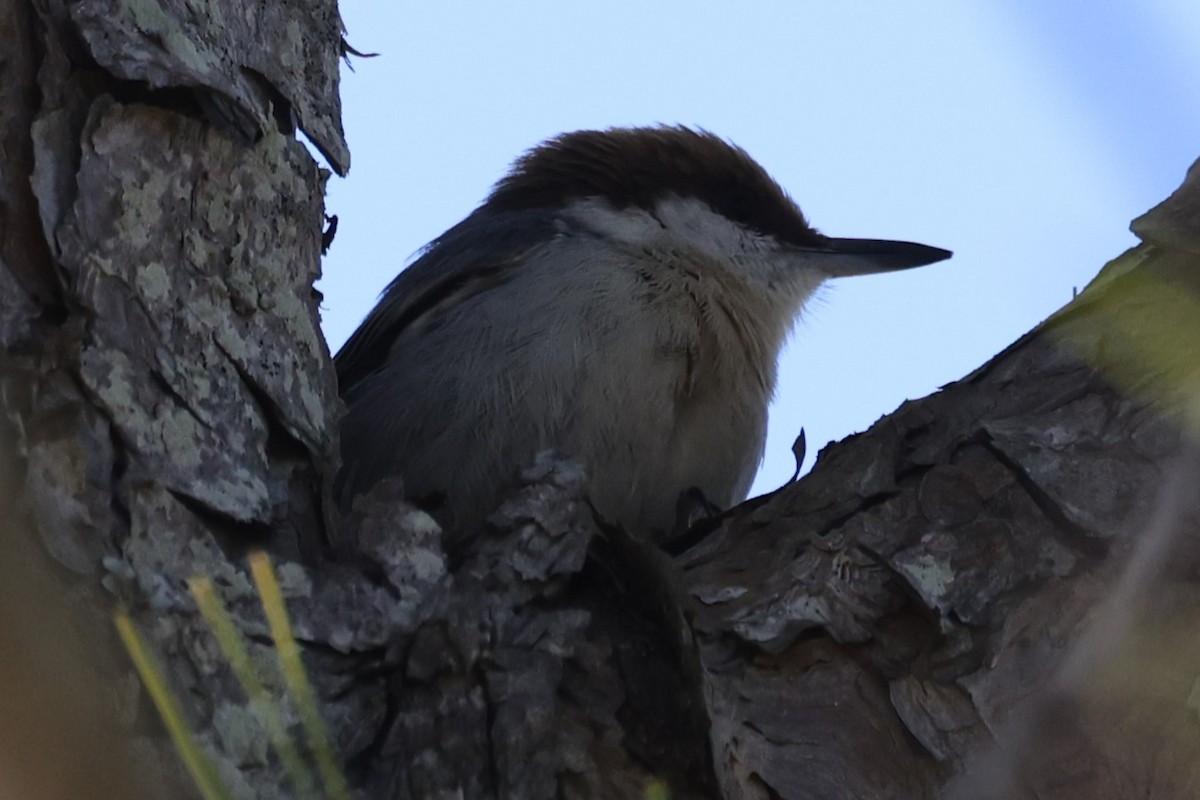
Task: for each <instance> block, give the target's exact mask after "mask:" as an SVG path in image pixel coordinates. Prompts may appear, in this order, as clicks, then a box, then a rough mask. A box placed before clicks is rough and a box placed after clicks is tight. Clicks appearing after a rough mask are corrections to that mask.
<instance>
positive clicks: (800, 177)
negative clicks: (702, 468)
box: [319, 0, 1200, 493]
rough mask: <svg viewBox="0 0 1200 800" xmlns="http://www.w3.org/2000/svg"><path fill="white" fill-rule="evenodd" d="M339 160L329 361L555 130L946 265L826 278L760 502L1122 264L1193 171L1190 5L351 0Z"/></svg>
mask: <svg viewBox="0 0 1200 800" xmlns="http://www.w3.org/2000/svg"><path fill="white" fill-rule="evenodd" d="M342 15H343V19H344V20H345V23H346V27H347V30H348V35H347V36H348V40H349V41H350V43H351V44H352V45H353V46H354V47H355V48H357V49H359V50H362V51H367V52H378V53H380V54H381V55H380V56H379V57H378V58H374V59H368V60H356V62H355V71H354V72H348V71H345V70H343V82H342V101H343V105H344V118H345V125H346V132H347V136H348V138H349V141H350V147H351V151H352V154H353V166H352V167H351V171H350V175H349V177H348V178H346V179H338V178H333V179H331V180H330V184H329V192H328V198H327V207H328V208H327V210H328V213H331V214H337V215H338V217H339V228H338V234H337V239H336V241H335V242H334V244H333V248H332V250H331V251H330V253H329V255H328V256H327V257H326V259H325V263H324V272H325V277H324V279H323V280H322V281H321V283H320V284H319V288H320V289H321V290H322V291H323V292H324V293H325V301H324V303H323V306H322V313H323V327H324V329H325V333H326V336H327V337H328V339H329V342H330V346H331V348H333V349H334V350H336V349H337V347H339V346H340V344H341V343H342V341H344V340H345V338H346V337H347V336H349V334H350V333H351V332H352V331H353V329H354V327H355V326H356V325H357V324H358V322H359V321H360V320H361V319H362V317H363V316H364V315H365V314H366V313H367V311H368V310H369V309H370V307H371V306H372V305H373V303H374V302H375V299H376V297H377V295H378V293H379V292H380V291H381V290H382V289H383V287H384V286H385V285H386V284H387V283H388V281H390V280H391V278H392V277H393V276H394V275H395V274H396V272H397V271H399V270H400V269H401V268H402V267H403V266H405V265H406V264H407V263H408V261H409V260H410V258H411V256H412V255H413V254H414V253H415V252H416V251H417V250H418V249H419V248H420V247H421V246H422V245H423V244H424V243H425V242H427V241H428V240H430V239H431V238H433V237H435V236H437V235H438V234H439V233H441V232H442V231H443V230H445V229H446V228H448V227H449V226H451V225H453V224H454V223H455V222H457V221H458V220H460V219H461V218H462V217H463V216H465V215H466V214H467V213H469V212H470V211H471V210H472V209H473V208H474V207H475V206H476V205H478V203H479V202H480V201H481V200H482V199H483V198H484V196H485V195H486V193H487V191H488V189H489V187H490V186H491V184H492V183H493V182H494V181H495V180H497V179H498V178H499V177H500V176H501V175H502V174H503V173H504V172H505V170H506V169H507V167H508V165H509V163H510V162H511V161H512V159H513V158H514V157H516V156H517V155H518V154H519V153H521V152H522V151H523V150H525V149H527V148H529V147H531V146H532V145H534V144H536V143H537V142H539V141H541V140H543V139H545V138H547V137H549V136H553V135H555V134H557V133H559V132H562V131H565V130H572V129H578V128H596V127H609V126H612V125H635V124H653V123H657V122H663V123H683V124H688V125H694V126H699V127H703V128H706V129H708V130H711V131H713V132H715V133H718V134H720V135H722V136H724V137H726V138H728V139H731V140H733V141H734V142H736V143H738V144H739V145H741V146H742V147H744V148H746V149H747V150H748V151H749V152H750V154H751V155H752V156H754V157H755V158H756V159H757V160H758V161H759V162H760V163H762V164H763V166H765V167H766V168H767V170H768V171H769V172H771V174H772V175H774V177H775V178H776V179H777V180H778V181H779V182H780V183H781V184H783V186H784V187H785V188H786V189H787V190H788V191H789V193H790V194H791V195H792V197H793V198H794V199H796V200H797V201H798V202H799V204H800V206H801V208H802V209H803V210H804V212H805V213H806V215H807V216H808V217H809V219H810V220H811V221H812V222H813V223H814V224H815V225H816V226H817V227H818V228H819V229H820V230H821V231H822V232H824V233H827V234H830V235H834V236H863V237H872V238H897V239H910V240H913V241H919V242H924V243H927V244H932V245H937V246H940V247H946V248H949V249H952V250H954V251H955V257H954V258H953V259H952V260H951V261H948V262H944V263H942V264H938V265H935V266H931V267H926V268H924V269H921V270H916V271H912V272H905V273H898V274H893V275H881V276H873V277H860V278H851V279H846V280H843V281H840V282H837V283H835V284H831V285H829V287H828V288H826V289H825V290H824V291H823V293H822V295H821V296H820V297H819V298H818V300H817V301H816V302H815V303H813V304H812V305H810V307H809V308H808V309H807V311H806V313H805V314H804V316H803V318H802V319H801V321H800V323H799V324H798V325H797V326H796V332H795V335H794V336H793V338H792V341H791V344H790V346H789V348H788V350H787V351H786V352H785V354H784V356H783V359H782V360H781V364H780V384H779V390H778V392H777V396H776V402H775V405H774V406H773V407H772V416H771V432H770V438H769V440H768V445H767V456H766V460H765V461H764V465H763V469H762V471H761V472H760V474H759V479H758V481H757V483H756V486H755V493H759V492H763V491H768V490H770V489H772V488H774V487H776V486H778V485H779V484H780V483H782V482H783V481H784V480H786V479H787V478H788V476H790V474H791V472H792V468H793V460H792V456H791V452H790V448H791V443H792V440H793V439H794V438H795V436H796V433H797V432H798V431H799V429H800V427H801V426H804V427H805V429H806V431H807V436H808V442H809V458H808V464H806V468H807V466H808V465H810V464H811V462H812V459H813V456H814V455H815V454H816V451H817V450H818V449H819V448H820V447H822V446H823V445H824V444H825V443H826V442H827V441H829V440H832V439H840V438H842V437H844V436H846V435H848V434H851V433H853V432H855V431H859V430H863V429H865V428H866V427H868V426H869V425H870V424H871V423H873V422H874V421H875V420H876V419H878V418H879V417H880V416H882V415H884V414H887V413H889V412H891V411H892V410H894V409H895V408H896V407H897V406H898V405H899V404H900V403H902V402H903V401H904V400H905V399H908V398H918V397H922V396H924V395H927V394H929V393H931V392H934V391H936V390H937V389H938V387H939V386H941V385H944V384H946V383H949V382H951V381H954V380H956V379H958V378H960V377H962V376H963V375H965V374H967V373H968V372H970V371H971V370H972V369H973V368H975V367H976V366H978V365H980V364H982V363H984V362H985V361H986V360H987V359H988V358H990V357H991V356H992V355H994V354H995V353H997V352H999V351H1000V350H1001V349H1003V348H1004V347H1005V346H1006V345H1007V344H1009V343H1010V342H1012V341H1013V340H1015V339H1016V338H1017V337H1019V336H1020V335H1021V334H1022V333H1024V332H1025V331H1027V330H1028V329H1030V328H1031V327H1033V326H1034V325H1035V324H1037V323H1038V322H1039V321H1040V320H1042V319H1044V318H1045V317H1046V316H1047V315H1048V314H1050V313H1051V312H1053V311H1054V310H1055V309H1057V308H1058V307H1060V306H1061V305H1063V304H1064V303H1066V302H1067V301H1069V300H1070V298H1071V294H1072V291H1073V289H1075V288H1082V287H1083V286H1084V285H1085V284H1086V283H1087V282H1088V281H1089V280H1090V279H1091V278H1092V276H1094V275H1095V273H1096V272H1097V271H1098V270H1099V269H1100V267H1101V266H1103V264H1104V263H1105V262H1106V261H1107V260H1109V259H1111V258H1114V257H1116V256H1117V255H1119V254H1120V253H1121V252H1122V251H1123V250H1125V249H1126V248H1128V247H1130V246H1132V245H1133V244H1134V241H1135V240H1134V238H1133V236H1132V235H1131V234H1130V233H1128V223H1129V221H1130V219H1132V218H1133V217H1135V216H1137V215H1138V214H1141V213H1142V212H1144V211H1145V210H1146V209H1148V208H1149V207H1150V206H1152V205H1154V204H1155V203H1156V202H1158V201H1159V200H1161V199H1162V198H1164V197H1165V196H1166V195H1167V194H1169V193H1170V192H1171V191H1172V190H1173V189H1174V188H1175V187H1176V186H1178V184H1179V183H1180V182H1181V181H1182V179H1183V176H1184V172H1185V171H1186V169H1187V167H1188V166H1189V165H1190V164H1191V163H1192V161H1193V160H1194V159H1195V158H1196V157H1197V156H1200V96H1198V95H1200V92H1198V91H1197V89H1196V87H1200V45H1197V42H1200V3H1197V2H1195V0H1140V2H1138V3H1097V2H1094V1H1087V0H1062V1H1061V2H1045V0H1005V2H1003V3H951V2H913V3H886V2H882V0H877V1H876V2H849V3H847V2H842V3H832V2H807V1H802V0H779V1H778V2H765V1H764V2H744V3H733V2H722V3H718V2H705V1H703V0H691V2H684V1H683V0H678V1H675V0H671V1H668V0H661V1H660V2H653V1H652V0H642V2H628V1H626V0H610V1H609V2H605V3H571V2H563V0H557V2H522V1H521V0H509V2H504V3H491V2H479V1H478V0H477V2H454V1H453V0H444V1H443V2H439V3H410V2H396V0H386V1H385V0H346V2H343V4H342Z"/></svg>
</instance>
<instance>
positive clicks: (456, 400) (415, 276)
mask: <svg viewBox="0 0 1200 800" xmlns="http://www.w3.org/2000/svg"><path fill="white" fill-rule="evenodd" d="M949 256H950V253H949V252H948V251H946V250H941V249H938V248H936V247H927V246H925V245H921V244H913V243H910V242H892V241H880V240H875V239H834V238H830V237H828V236H824V235H822V234H820V233H818V232H817V231H815V230H814V229H813V228H812V227H810V226H809V224H808V223H807V222H806V221H805V219H804V215H803V214H802V213H801V212H800V209H799V208H798V207H797V206H796V204H795V203H793V202H792V200H791V199H790V198H789V197H788V195H787V194H786V193H785V192H784V191H783V189H781V188H780V186H779V185H778V184H777V183H775V181H774V180H772V179H771V177H770V176H769V175H768V174H767V172H766V171H765V170H764V169H763V168H762V167H761V166H759V164H758V163H757V162H755V161H754V160H753V159H752V158H750V156H749V155H747V154H746V152H745V151H743V150H741V149H740V148H738V147H735V146H733V145H731V144H729V143H728V142H725V141H724V140H722V139H720V138H718V137H716V136H714V135H712V134H709V133H706V132H703V131H694V130H690V129H688V128H683V127H655V128H628V129H611V130H606V131H579V132H576V133H568V134H563V135H561V136H559V137H557V138H555V139H551V140H550V141H548V142H546V143H544V144H542V145H541V146H539V147H537V148H535V149H533V150H531V151H529V152H528V153H526V154H525V155H524V156H522V157H521V158H520V159H519V160H518V161H517V162H516V164H515V165H514V166H513V168H512V170H511V171H510V172H509V174H508V175H507V176H506V177H504V178H503V179H502V180H501V181H500V182H499V183H498V184H497V185H496V186H495V188H494V189H493V190H492V193H491V194H490V195H489V196H488V198H487V200H486V201H485V202H484V203H483V205H481V206H480V207H479V208H477V209H476V210H475V211H474V212H473V213H472V214H471V215H470V216H469V217H467V218H466V219H465V220H463V221H462V222H460V223H459V224H457V225H455V226H454V227H453V228H451V229H450V230H448V231H446V232H445V233H443V234H442V235H441V236H439V237H438V238H437V239H435V240H434V241H433V242H431V243H430V244H429V245H428V246H427V247H426V248H425V250H424V251H423V253H422V255H421V256H420V257H419V258H418V259H417V260H416V262H415V263H413V264H412V265H411V266H410V267H408V268H407V269H406V270H404V271H403V272H401V273H400V275H399V276H398V277H396V279H395V280H394V281H392V283H391V285H390V286H389V287H388V288H387V291H386V292H385V293H384V295H383V298H382V300H380V302H379V305H377V306H376V307H375V309H374V310H373V311H372V312H371V313H370V315H369V316H368V317H367V318H366V320H365V321H364V322H363V323H362V325H361V326H360V327H359V329H358V330H357V331H356V332H355V333H354V335H353V336H352V337H351V338H350V340H349V341H348V342H347V343H346V345H345V346H344V347H343V348H342V350H341V352H340V353H338V355H337V359H336V364H337V373H338V380H339V382H340V385H341V392H342V396H343V398H344V399H345V402H346V405H347V413H346V416H345V419H344V420H343V422H342V428H341V435H342V455H343V460H344V467H343V471H342V474H341V476H340V477H339V488H338V492H339V496H340V498H341V500H342V502H343V503H346V504H348V501H349V499H350V498H352V497H354V496H355V495H357V494H359V493H361V492H364V491H366V490H367V489H369V488H370V487H371V486H372V485H373V484H374V483H375V482H376V481H378V480H379V479H381V478H383V477H385V476H388V475H393V474H399V475H400V476H402V477H403V480H404V485H405V488H406V491H407V493H408V494H409V496H411V497H414V498H420V497H422V496H430V495H442V496H444V497H445V498H446V501H447V502H448V504H449V507H450V508H451V509H452V510H453V511H454V513H455V517H456V519H457V521H458V523H459V524H460V525H461V526H462V527H464V528H470V527H473V526H477V525H478V524H479V523H480V522H481V521H482V520H483V518H484V517H485V516H486V515H487V514H488V513H490V511H492V510H493V509H494V507H495V506H496V504H497V502H498V500H499V499H500V497H501V495H502V494H503V492H504V490H505V489H506V487H508V486H510V485H511V484H512V483H513V482H514V480H515V479H516V476H517V473H518V472H519V471H520V470H521V469H523V468H525V467H527V466H528V465H529V464H531V463H532V462H533V458H534V456H535V454H537V453H538V452H539V451H542V450H545V449H553V450H556V451H558V452H559V453H561V454H563V455H566V456H570V457H574V458H577V459H579V460H580V461H582V462H583V463H584V464H585V465H586V467H587V469H588V472H589V475H590V479H589V494H590V498H591V501H592V503H593V505H594V506H595V508H596V509H597V510H598V511H599V512H600V514H601V515H602V516H603V517H605V518H607V519H609V520H610V521H613V522H618V523H621V524H623V525H624V526H626V527H627V528H628V529H629V530H631V531H634V532H638V533H640V534H641V535H643V536H661V535H662V532H663V531H665V530H666V529H668V528H669V527H670V526H671V525H672V522H673V519H674V515H675V508H676V503H677V500H678V498H679V496H680V494H681V493H682V492H685V491H687V490H689V489H699V490H700V491H701V492H702V493H703V495H704V497H705V498H707V499H708V500H709V501H710V502H711V503H714V504H716V505H718V506H729V505H732V504H734V503H737V502H739V501H741V500H742V499H744V498H745V496H746V494H747V492H748V491H749V489H750V484H751V481H752V480H753V478H754V474H755V472H756V470H757V469H758V465H759V462H760V460H761V459H762V455H763V445H764V440H765V438H766V430H767V406H768V404H769V402H770V400H771V395H772V392H773V390H774V387H775V372H776V361H777V358H778V355H779V351H780V349H781V347H782V346H783V343H784V340H785V339H786V337H787V335H788V332H789V330H790V329H791V327H792V324H793V321H794V320H795V319H796V318H797V317H798V316H799V314H800V311H801V309H802V307H803V306H804V303H805V301H806V300H807V299H808V298H809V297H810V296H811V295H812V294H813V292H814V291H815V290H816V289H817V287H818V286H819V285H820V284H821V282H822V281H824V280H825V279H827V278H836V277H840V276H845V275H863V274H868V273H873V272H885V271H890V270H898V269H907V268H909V267H916V266H921V265H923V264H930V263H933V262H935V261H940V260H942V259H944V258H948V257H949Z"/></svg>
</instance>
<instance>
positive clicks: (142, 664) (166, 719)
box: [113, 611, 231, 800]
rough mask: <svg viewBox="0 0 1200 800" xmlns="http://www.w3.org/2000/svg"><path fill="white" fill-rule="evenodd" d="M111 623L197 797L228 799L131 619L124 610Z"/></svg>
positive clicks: (211, 765) (214, 769)
mask: <svg viewBox="0 0 1200 800" xmlns="http://www.w3.org/2000/svg"><path fill="white" fill-rule="evenodd" d="M113 623H114V624H115V625H116V627H117V633H118V634H119V635H120V637H121V642H122V643H123V644H124V645H125V650H126V651H127V652H128V653H129V658H130V660H131V661H133V665H134V667H135V668H136V669H137V671H138V675H140V676H141V678H142V684H143V685H144V686H145V687H146V691H147V692H149V693H150V699H151V700H153V701H154V707H155V708H157V709H158V714H159V716H161V717H162V720H163V724H164V725H166V728H167V732H168V733H169V734H170V735H171V740H172V741H173V742H174V743H175V749H176V750H178V751H179V755H180V757H181V758H182V759H183V763H184V766H186V767H187V771H188V772H189V773H190V774H191V776H192V780H193V781H195V782H196V786H197V787H198V788H199V789H200V794H201V796H203V797H204V798H205V800H230V798H231V795H230V794H229V791H228V789H227V788H226V787H225V786H224V785H223V784H222V783H221V779H220V777H219V776H218V775H217V770H216V768H215V767H214V766H213V764H212V762H211V761H209V759H208V757H207V756H206V755H205V754H204V751H203V750H201V749H200V746H199V745H198V744H196V739H195V737H194V736H193V735H192V732H191V731H190V730H189V729H188V726H187V722H186V721H185V720H184V718H183V710H182V709H181V708H180V707H179V704H178V703H177V702H176V701H175V697H174V696H173V695H172V694H171V690H170V689H169V688H168V687H167V682H166V678H165V677H164V676H163V674H162V670H160V669H159V667H158V664H156V663H155V661H154V658H153V657H152V656H151V655H150V651H149V650H148V649H147V648H146V646H145V644H144V643H143V642H142V638H141V636H139V635H138V632H137V629H136V628H134V626H133V620H132V619H130V618H129V615H128V614H126V613H125V612H124V611H118V612H116V613H115V614H114V615H113Z"/></svg>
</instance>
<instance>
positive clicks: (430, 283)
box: [334, 209, 565, 399]
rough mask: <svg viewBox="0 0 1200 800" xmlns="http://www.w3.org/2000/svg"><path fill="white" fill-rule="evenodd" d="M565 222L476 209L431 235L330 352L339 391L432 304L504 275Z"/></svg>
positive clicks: (381, 358) (429, 313) (371, 368)
mask: <svg viewBox="0 0 1200 800" xmlns="http://www.w3.org/2000/svg"><path fill="white" fill-rule="evenodd" d="M564 230H565V223H564V222H563V221H562V219H561V218H560V217H558V216H557V215H555V214H553V213H551V212H547V211H518V212H504V213H491V212H488V211H486V210H483V209H481V210H478V211H476V212H475V213H474V214H472V215H471V216H470V217H468V218H467V219H465V220H463V221H462V222H460V223H459V224H458V225H456V226H454V227H453V228H451V229H450V230H448V231H446V232H445V233H444V234H442V235H441V236H440V237H438V238H437V239H435V240H434V241H433V242H431V243H430V244H429V245H428V246H427V247H426V249H425V252H424V253H423V254H422V255H421V256H420V258H418V259H417V260H416V261H415V262H413V264H412V265H411V266H409V267H408V268H407V269H405V270H403V271H402V272H401V273H400V274H399V275H397V276H396V278H395V279H394V280H393V281H392V282H391V283H390V284H388V287H387V289H385V290H384V292H383V295H382V297H381V298H380V301H379V303H378V304H377V305H376V306H375V308H374V309H373V310H372V311H371V313H370V314H368V315H367V317H366V319H364V320H363V322H362V324H361V325H359V327H358V329H357V330H356V331H355V332H354V334H353V335H352V336H351V337H350V338H349V339H348V340H347V341H346V343H345V344H344V345H343V346H342V348H341V350H339V351H338V354H337V355H336V356H335V357H334V366H335V367H336V369H337V377H338V387H339V391H340V392H341V394H342V396H343V397H344V398H347V399H350V398H351V397H352V396H353V390H354V387H355V386H356V385H357V384H359V383H360V382H361V381H362V380H363V379H364V378H366V377H368V376H370V375H372V374H373V373H375V372H376V371H377V370H379V368H380V367H381V366H382V365H383V364H384V363H385V362H386V360H387V356H388V353H389V352H391V350H392V347H393V346H394V345H395V344H396V341H397V340H398V339H399V338H401V337H402V336H404V335H405V333H406V332H410V331H412V330H414V329H416V328H419V327H420V326H421V325H422V324H425V323H427V322H428V321H429V320H430V319H431V318H433V317H435V316H436V315H437V312H438V311H439V310H440V309H443V308H446V307H448V306H450V305H453V304H455V303H458V302H460V301H462V300H463V299H465V298H467V297H470V296H471V295H474V294H478V293H480V292H486V291H488V290H489V289H492V288H495V287H496V286H499V285H501V284H503V283H506V282H507V281H508V280H509V279H510V278H511V277H512V272H513V270H515V269H517V268H518V267H519V265H520V264H521V262H522V261H524V260H525V259H526V258H527V257H528V255H529V253H530V252H531V251H532V250H534V249H535V248H537V247H538V246H539V245H543V244H545V243H546V242H547V241H549V240H550V239H552V238H553V237H555V236H557V235H561V234H562V233H563V231H564Z"/></svg>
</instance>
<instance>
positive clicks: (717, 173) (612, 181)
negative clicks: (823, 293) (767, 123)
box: [483, 126, 951, 299]
mask: <svg viewBox="0 0 1200 800" xmlns="http://www.w3.org/2000/svg"><path fill="white" fill-rule="evenodd" d="M483 207H484V208H485V209H491V210H494V211H517V210H526V209H547V210H561V211H565V212H570V213H573V214H574V215H575V216H576V217H578V218H580V219H581V220H583V221H584V222H585V223H586V224H590V225H591V226H592V227H594V228H596V229H599V230H601V231H602V232H604V233H605V234H607V235H610V236H614V237H617V238H620V239H623V240H626V241H627V242H628V243H629V244H631V245H634V246H646V247H655V246H657V247H663V246H668V247H679V248H684V249H686V248H692V249H694V250H697V251H700V252H702V253H704V254H705V255H708V256H712V257H715V258H717V259H720V260H721V261H723V262H724V263H725V264H726V266H727V268H729V269H731V270H733V271H735V272H736V273H738V274H739V275H740V276H741V277H742V278H744V279H745V280H747V281H748V282H750V283H754V284H758V285H761V286H763V287H766V288H768V290H770V291H777V292H778V291H782V292H783V293H786V292H787V290H788V289H789V287H792V288H794V290H795V291H797V292H803V293H804V295H805V296H807V294H808V293H810V292H811V291H812V289H813V288H815V286H816V285H818V284H819V283H820V282H821V281H823V280H824V279H826V278H837V277H842V276H848V275H865V274H871V273H876V272H889V271H893V270H901V269H908V268H910V267H918V266H922V265H925V264H931V263H934V262H936V261H941V260H943V259H946V258H949V257H950V255H951V254H950V252H949V251H948V250H942V249H940V248H937V247H929V246H927V245H923V244H916V243H913V242H897V241H887V240H879V239H839V238H833V237H829V236H825V235H823V234H821V233H819V232H818V231H817V230H816V229H815V228H813V227H812V226H811V225H810V224H809V223H808V221H807V220H806V219H805V217H804V214H803V213H801V211H800V208H799V207H798V206H797V205H796V203H795V202H794V201H793V200H792V199H791V198H790V197H789V196H788V194H787V192H785V191H784V190H783V188H782V187H781V186H780V185H779V184H778V183H776V182H775V180H774V179H773V178H771V176H770V175H769V174H768V173H767V171H766V170H765V169H763V167H762V166H761V165H760V164H759V163H758V162H757V161H755V160H754V159H753V158H751V157H750V155H749V154H747V153H746V151H745V150H742V149H741V148H740V147H737V146H735V145H733V144H731V143H729V142H727V141H725V140H724V139H722V138H720V137H718V136H715V135H713V134H711V133H708V132H706V131H697V130H692V129H690V128H686V127H681V126H674V127H668V126H661V127H645V128H611V129H608V130H603V131H595V130H587V131H576V132H573V133H565V134H562V135H560V136H557V137H555V138H553V139H550V140H548V141H546V142H544V143H543V144H541V145H539V146H538V147H535V148H534V149H532V150H530V151H529V152H527V153H525V155H523V156H522V157H521V158H519V159H518V160H517V161H516V163H515V164H514V165H513V168H512V170H511V171H510V172H509V173H508V175H507V176H505V177H504V178H503V179H501V180H500V182H499V183H497V184H496V186H495V188H494V189H493V190H492V193H491V194H490V195H489V197H488V199H487V201H486V202H485V203H484V206H483ZM801 299H803V298H801Z"/></svg>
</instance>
